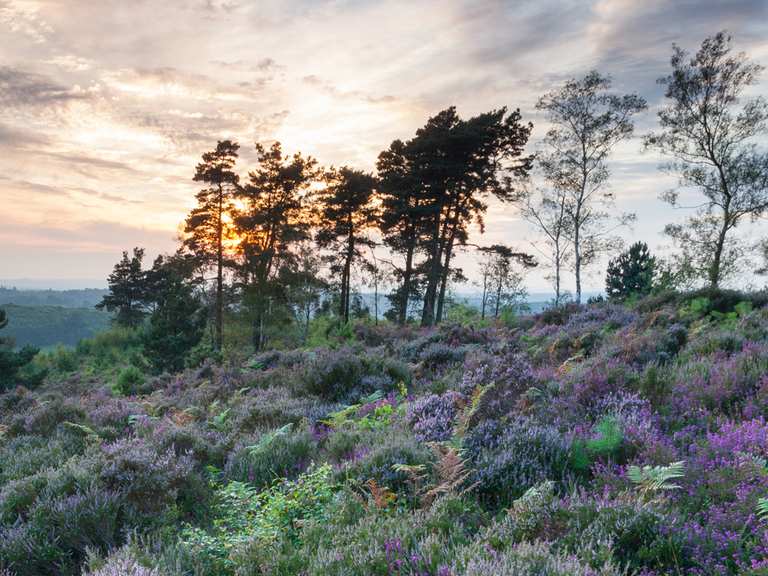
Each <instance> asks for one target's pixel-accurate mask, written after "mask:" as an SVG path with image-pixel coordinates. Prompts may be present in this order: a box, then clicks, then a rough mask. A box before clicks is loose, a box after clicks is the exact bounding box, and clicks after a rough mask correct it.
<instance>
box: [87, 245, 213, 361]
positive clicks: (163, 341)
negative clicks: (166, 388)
mask: <svg viewBox="0 0 768 576" xmlns="http://www.w3.org/2000/svg"><path fill="white" fill-rule="evenodd" d="M143 260H144V250H142V249H141V248H134V249H133V253H132V254H129V253H128V252H123V256H122V258H121V259H120V261H119V262H118V263H117V264H115V267H114V270H113V271H112V273H111V274H110V275H109V278H108V284H109V293H108V294H107V295H105V296H104V298H103V299H102V301H101V302H100V303H99V304H97V305H96V307H97V308H100V309H106V310H108V311H109V312H112V313H113V314H114V320H115V322H116V323H117V324H119V325H121V326H126V327H129V328H139V327H141V328H142V333H141V335H142V344H143V347H144V354H145V356H146V357H147V359H148V360H149V361H150V362H151V363H152V364H153V366H154V367H155V368H156V369H157V370H159V371H162V370H168V371H178V370H181V369H182V368H183V367H184V360H185V358H186V356H187V354H188V353H189V351H190V350H191V349H192V348H194V347H195V346H197V345H198V344H199V343H200V341H201V340H202V338H203V335H204V331H205V327H206V323H207V313H208V307H207V306H206V303H205V301H204V298H203V293H202V291H201V290H200V286H201V283H202V280H201V279H200V278H199V276H198V274H197V273H196V270H197V268H198V264H197V262H195V261H194V260H193V258H192V257H190V256H189V255H184V254H181V253H177V254H175V255H173V256H162V255H161V256H158V257H157V258H156V259H155V261H154V263H153V264H152V267H151V268H150V269H148V270H144V269H143V266H142V264H143Z"/></svg>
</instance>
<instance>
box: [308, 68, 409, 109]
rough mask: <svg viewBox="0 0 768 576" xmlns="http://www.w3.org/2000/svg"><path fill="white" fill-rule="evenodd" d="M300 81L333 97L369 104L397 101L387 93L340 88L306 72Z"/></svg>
mask: <svg viewBox="0 0 768 576" xmlns="http://www.w3.org/2000/svg"><path fill="white" fill-rule="evenodd" d="M302 81H303V82H304V84H307V85H309V86H313V87H315V88H317V89H318V90H319V91H321V92H323V93H325V94H327V95H329V96H332V97H333V98H339V99H355V100H363V101H365V102H369V103H371V104H389V103H392V102H395V101H397V98H395V97H394V96H392V95H389V94H385V95H383V96H375V95H372V94H368V93H366V92H364V91H362V90H342V89H340V88H337V87H336V86H334V85H333V84H331V83H330V82H326V81H325V80H323V79H322V78H320V77H319V76H317V75H316V74H308V75H307V76H304V77H303V78H302Z"/></svg>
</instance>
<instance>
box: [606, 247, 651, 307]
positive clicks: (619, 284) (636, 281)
mask: <svg viewBox="0 0 768 576" xmlns="http://www.w3.org/2000/svg"><path fill="white" fill-rule="evenodd" d="M655 268H656V259H655V258H654V257H653V256H651V253H650V252H649V251H648V245H647V244H646V243H645V242H635V243H634V244H632V246H630V247H629V250H627V251H626V252H622V253H621V254H620V255H619V256H618V257H617V258H614V259H613V260H611V261H610V262H608V272H607V273H606V278H605V292H606V294H607V295H608V297H609V298H617V299H625V298H629V297H632V296H644V295H646V294H650V293H651V290H652V289H653V275H654V271H655Z"/></svg>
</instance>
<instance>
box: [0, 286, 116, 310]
mask: <svg viewBox="0 0 768 576" xmlns="http://www.w3.org/2000/svg"><path fill="white" fill-rule="evenodd" d="M107 292H108V291H107V290H104V289H102V288H85V289H77V290H24V289H21V290H19V289H17V288H7V287H3V286H0V306H3V305H5V304H16V305H18V306H62V307H64V308H93V307H94V306H96V304H98V303H99V302H101V299H102V297H103V296H104V295H105V294H107Z"/></svg>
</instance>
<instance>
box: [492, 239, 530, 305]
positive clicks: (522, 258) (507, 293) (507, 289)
mask: <svg viewBox="0 0 768 576" xmlns="http://www.w3.org/2000/svg"><path fill="white" fill-rule="evenodd" d="M478 250H479V252H480V253H481V254H483V255H484V256H485V259H484V261H483V262H482V264H481V265H480V272H481V274H482V287H483V297H482V305H481V314H480V317H481V318H483V319H484V318H485V317H486V313H487V308H488V307H489V306H492V307H493V317H494V318H498V316H499V312H500V311H501V310H502V309H503V308H504V307H507V306H512V305H514V304H516V303H517V302H519V301H520V300H521V299H522V298H523V297H524V296H525V288H524V287H523V276H522V274H521V273H520V272H519V271H518V270H516V269H515V267H514V264H515V263H518V264H520V265H522V266H523V267H525V268H532V267H534V266H536V261H535V259H534V258H533V257H532V256H531V255H530V254H525V253H522V252H515V251H514V250H512V248H510V247H509V246H504V245H503V244H494V245H493V246H487V247H481V248H479V249H478Z"/></svg>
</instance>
